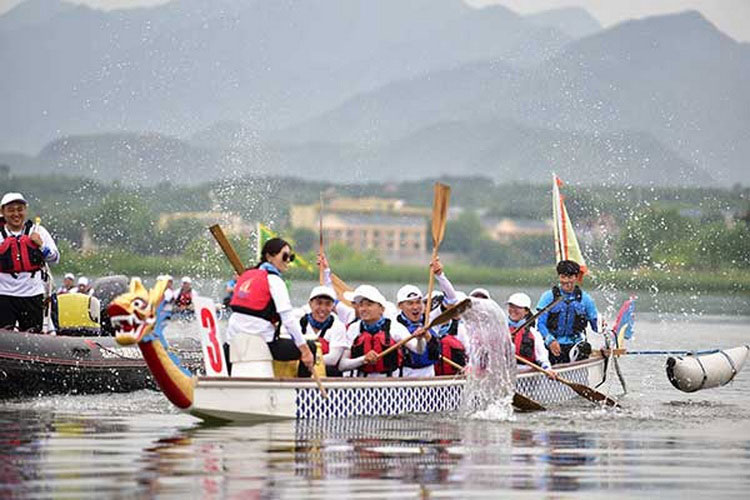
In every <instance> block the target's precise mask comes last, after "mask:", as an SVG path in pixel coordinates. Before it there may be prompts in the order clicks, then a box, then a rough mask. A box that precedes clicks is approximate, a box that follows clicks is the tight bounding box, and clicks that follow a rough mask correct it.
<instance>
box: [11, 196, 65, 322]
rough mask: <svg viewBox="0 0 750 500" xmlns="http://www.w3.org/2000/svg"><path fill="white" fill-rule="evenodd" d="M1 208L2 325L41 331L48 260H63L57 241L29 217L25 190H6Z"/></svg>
mask: <svg viewBox="0 0 750 500" xmlns="http://www.w3.org/2000/svg"><path fill="white" fill-rule="evenodd" d="M0 212H1V213H2V216H3V220H4V223H2V224H0V328H7V329H13V328H15V327H18V329H19V330H21V331H34V332H41V331H42V325H43V319H44V288H45V286H44V281H45V278H46V272H45V263H49V264H57V263H58V262H59V261H60V254H59V252H58V250H57V245H55V241H54V240H53V239H52V236H50V234H49V232H48V231H47V230H46V229H45V228H44V227H43V226H42V225H41V224H34V223H32V222H31V221H30V220H29V219H28V218H27V214H28V202H27V201H26V198H24V197H23V195H22V194H21V193H6V194H5V195H4V196H3V197H2V200H0Z"/></svg>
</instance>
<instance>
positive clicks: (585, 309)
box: [224, 238, 598, 377]
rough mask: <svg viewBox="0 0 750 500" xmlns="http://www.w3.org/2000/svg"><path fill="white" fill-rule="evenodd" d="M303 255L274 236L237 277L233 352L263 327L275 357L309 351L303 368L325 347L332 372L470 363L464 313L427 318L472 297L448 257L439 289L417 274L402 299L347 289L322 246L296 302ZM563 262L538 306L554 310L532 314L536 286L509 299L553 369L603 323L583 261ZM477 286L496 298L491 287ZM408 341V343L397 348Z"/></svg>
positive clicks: (520, 326) (529, 350) (529, 345)
mask: <svg viewBox="0 0 750 500" xmlns="http://www.w3.org/2000/svg"><path fill="white" fill-rule="evenodd" d="M294 258H295V255H294V253H293V252H292V249H291V246H290V245H289V244H288V243H287V242H286V241H284V240H283V239H281V238H273V239H270V240H268V241H267V242H266V243H265V245H264V246H263V248H262V251H261V260H260V262H259V263H258V264H257V265H256V266H255V267H253V268H252V269H248V270H246V271H245V272H244V273H242V274H241V275H240V276H239V277H238V278H237V279H236V282H234V283H232V293H231V296H230V297H229V299H228V300H227V303H228V307H229V308H230V309H231V311H232V315H231V316H230V318H229V322H228V327H227V344H225V346H224V349H225V353H226V354H227V359H230V353H231V345H232V343H233V339H235V338H237V337H239V336H242V335H259V336H261V337H262V338H263V340H264V341H265V342H266V343H267V345H268V347H269V350H270V352H271V355H272V356H273V359H274V360H277V361H293V360H299V361H300V363H299V371H298V374H297V375H298V376H310V374H311V372H312V371H313V369H314V364H315V358H316V355H321V356H322V357H323V361H324V363H325V368H326V374H327V375H328V376H367V377H396V376H400V377H431V376H435V375H452V374H455V373H457V372H458V371H459V370H460V369H461V368H462V367H463V366H465V365H466V359H467V354H468V352H469V350H470V349H471V342H470V333H471V332H467V330H466V325H465V324H464V322H463V321H462V320H461V318H460V317H454V318H452V319H451V320H450V321H448V322H446V323H443V324H442V325H440V326H438V327H431V328H428V327H426V325H429V323H430V322H431V320H432V319H434V318H435V317H436V316H438V315H440V314H441V313H442V312H444V311H446V310H448V309H449V308H450V307H451V306H453V305H455V304H457V303H459V302H460V301H461V300H463V299H465V298H466V297H467V294H465V293H463V292H460V291H457V290H456V289H455V288H454V286H453V284H452V283H451V281H450V280H449V279H448V277H447V276H446V274H445V272H444V269H443V266H442V264H441V262H440V259H439V258H437V257H436V258H435V259H433V260H432V262H431V263H430V267H431V271H432V273H434V276H435V278H436V281H437V283H438V286H439V289H440V290H439V291H436V292H435V293H433V294H432V296H430V297H426V296H425V295H424V294H423V293H422V291H421V290H420V289H419V287H417V286H415V285H413V284H407V285H404V286H402V287H401V288H400V289H399V290H398V292H397V293H396V297H395V301H394V302H392V301H389V300H388V299H387V298H386V297H385V296H384V295H383V294H382V293H381V292H380V291H379V290H378V289H377V288H376V287H375V286H373V285H369V284H362V285H360V286H358V287H357V288H356V289H354V290H349V291H345V292H344V293H343V296H342V297H339V296H337V293H336V291H335V289H334V286H333V282H332V273H331V269H330V266H329V264H328V260H327V258H326V256H325V254H323V253H321V254H319V256H318V265H319V266H320V268H321V270H322V273H321V274H322V276H323V284H322V285H319V286H316V287H314V288H313V289H312V290H311V291H310V294H309V297H308V303H307V304H306V305H305V306H303V307H300V308H294V307H293V306H292V303H291V300H290V297H289V292H288V289H287V286H286V283H285V282H284V280H283V273H284V272H286V271H287V268H288V266H289V264H290V262H292V261H293V260H294ZM556 270H557V273H558V278H559V283H558V284H557V285H555V286H554V287H552V289H551V290H549V291H547V292H545V293H544V294H543V295H542V296H541V297H540V299H539V302H538V304H537V306H536V310H538V311H544V312H542V313H541V314H540V315H539V317H538V319H537V321H536V322H532V323H531V324H527V323H528V322H527V320H528V319H530V318H531V317H532V316H533V315H534V308H533V307H532V302H531V298H530V297H529V296H528V295H527V294H526V293H524V292H520V291H519V292H516V293H513V294H512V295H510V297H508V299H507V300H506V301H505V305H506V307H507V320H508V327H509V330H510V332H511V334H512V336H513V342H514V345H515V349H516V354H517V355H518V356H520V357H522V358H525V359H527V360H529V361H531V362H533V363H535V364H538V365H540V366H541V367H542V368H544V369H550V368H551V367H552V366H553V365H555V364H559V363H566V362H570V361H577V360H580V359H585V358H586V357H588V355H589V354H590V353H591V347H590V345H589V344H588V343H587V342H586V341H585V333H586V330H587V328H589V327H590V328H591V329H592V330H593V331H597V317H598V313H597V310H596V305H595V304H594V301H593V299H592V298H591V296H590V295H589V294H587V293H586V292H584V291H583V290H581V289H580V287H579V286H578V284H577V279H578V277H579V276H580V272H581V269H580V266H579V265H578V264H577V263H576V262H573V261H570V260H563V261H561V262H560V263H558V265H557V269H556ZM468 296H469V297H472V298H473V299H478V300H493V298H492V297H491V295H490V293H489V291H487V290H486V289H483V288H477V289H474V290H472V291H471V292H469V294H468ZM558 298H561V300H557V301H556V299H558ZM553 302H554V304H553ZM550 305H551V307H548V306H550ZM400 344H403V345H402V346H401V348H399V349H391V348H392V347H393V346H397V345H400ZM318 346H320V350H318ZM551 373H552V374H554V372H553V371H552V372H551ZM230 375H231V366H230Z"/></svg>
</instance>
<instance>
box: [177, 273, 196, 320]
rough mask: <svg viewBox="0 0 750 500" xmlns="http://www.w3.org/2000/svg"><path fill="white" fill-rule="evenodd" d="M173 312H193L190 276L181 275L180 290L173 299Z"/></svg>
mask: <svg viewBox="0 0 750 500" xmlns="http://www.w3.org/2000/svg"><path fill="white" fill-rule="evenodd" d="M174 312H176V313H183V314H186V313H191V312H193V280H192V279H190V276H183V277H182V281H181V282H180V291H179V292H177V296H176V297H175V299H174Z"/></svg>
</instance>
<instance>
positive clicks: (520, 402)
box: [513, 392, 547, 412]
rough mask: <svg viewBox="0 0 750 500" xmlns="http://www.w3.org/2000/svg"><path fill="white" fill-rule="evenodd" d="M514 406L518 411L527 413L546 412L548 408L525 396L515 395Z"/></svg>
mask: <svg viewBox="0 0 750 500" xmlns="http://www.w3.org/2000/svg"><path fill="white" fill-rule="evenodd" d="M513 406H514V407H515V408H516V410H518V411H522V412H527V411H545V410H546V409H547V408H545V407H544V406H543V405H541V404H540V403H537V402H536V401H534V400H533V399H531V398H529V397H526V396H524V395H523V394H519V393H517V392H516V393H515V394H513Z"/></svg>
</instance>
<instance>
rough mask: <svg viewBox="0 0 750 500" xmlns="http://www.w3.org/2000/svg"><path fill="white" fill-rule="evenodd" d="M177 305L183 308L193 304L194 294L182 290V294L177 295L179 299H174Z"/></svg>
mask: <svg viewBox="0 0 750 500" xmlns="http://www.w3.org/2000/svg"><path fill="white" fill-rule="evenodd" d="M174 302H175V304H177V305H178V306H182V307H187V306H189V305H190V304H192V303H193V293H192V291H187V292H185V291H182V290H180V293H179V294H178V295H177V298H176V299H174Z"/></svg>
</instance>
